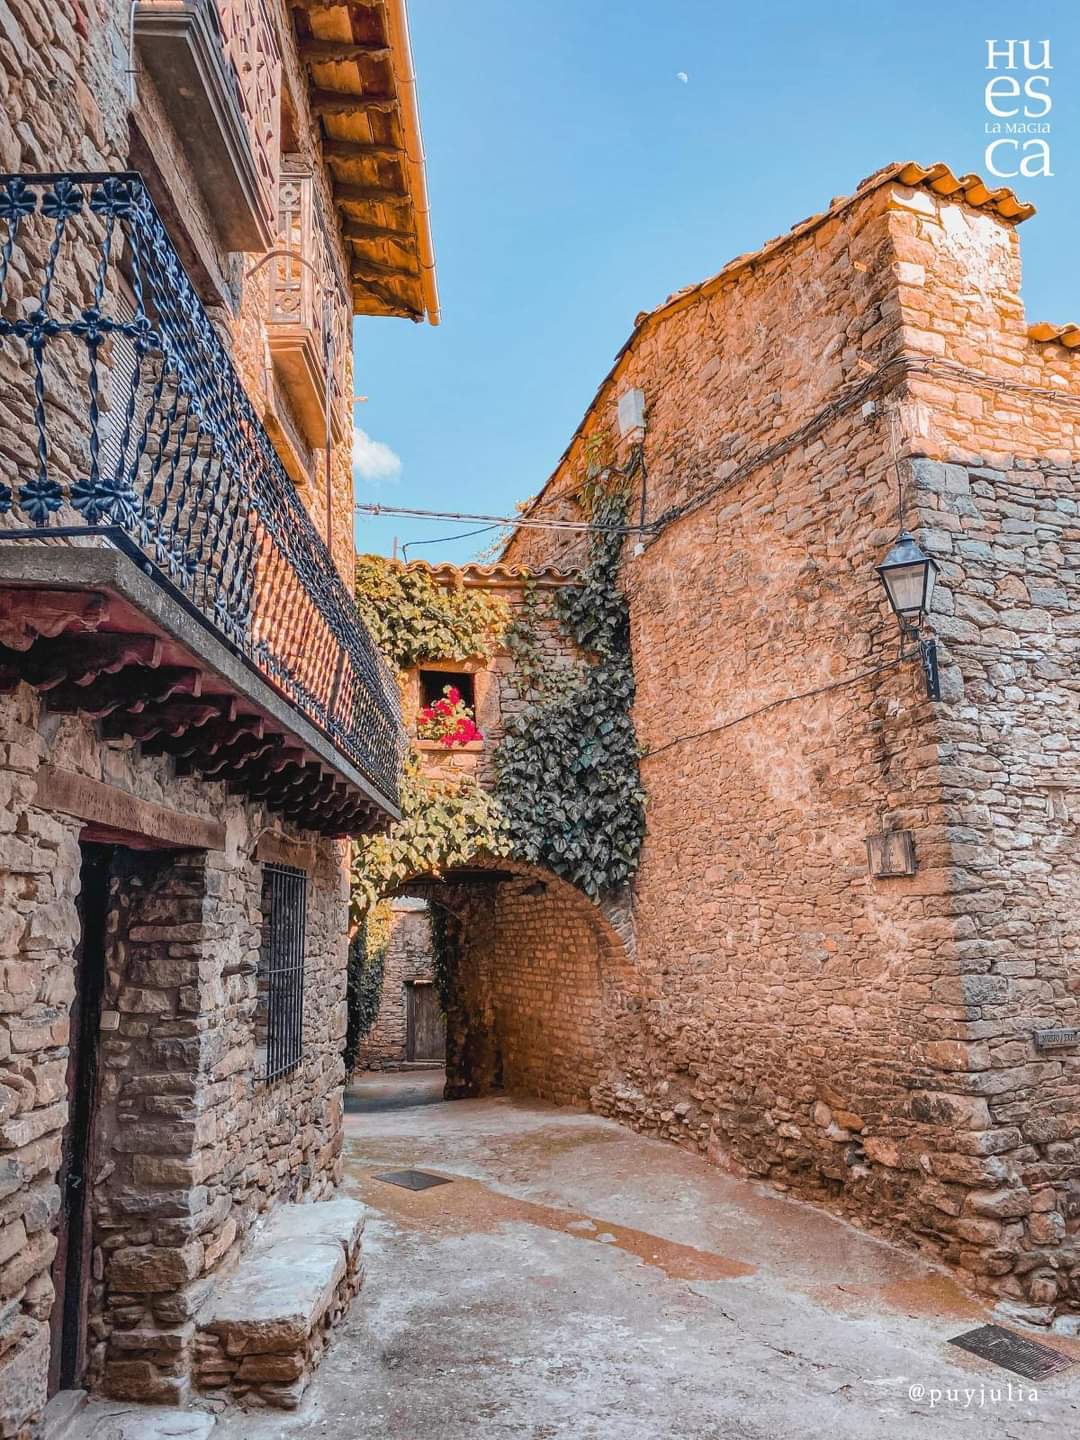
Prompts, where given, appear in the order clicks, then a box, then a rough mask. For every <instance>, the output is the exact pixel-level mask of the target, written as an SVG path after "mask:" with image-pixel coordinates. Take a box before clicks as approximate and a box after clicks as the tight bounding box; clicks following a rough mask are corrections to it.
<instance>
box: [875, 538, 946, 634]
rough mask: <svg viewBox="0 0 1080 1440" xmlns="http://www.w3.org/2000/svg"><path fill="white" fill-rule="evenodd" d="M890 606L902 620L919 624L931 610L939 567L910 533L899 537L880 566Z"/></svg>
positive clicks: (879, 570) (879, 571)
mask: <svg viewBox="0 0 1080 1440" xmlns="http://www.w3.org/2000/svg"><path fill="white" fill-rule="evenodd" d="M878 574H879V575H880V576H881V583H882V584H883V585H884V587H885V593H886V594H887V595H888V597H889V604H890V605H891V606H892V608H893V609H894V610H895V611H896V613H897V615H898V616H899V617H900V619H901V620H907V621H913V622H917V621H918V619H919V617H920V616H921V615H925V614H926V612H927V611H928V610H929V609H930V604H931V601H932V599H933V594H934V584H935V582H936V580H937V566H936V565H935V564H934V562H933V560H931V559H930V557H929V555H927V554H926V553H925V551H923V550H922V548H921V547H920V545H919V543H918V541H917V540H916V539H915V537H914V536H913V535H909V534H908V533H907V531H906V530H905V531H903V532H902V533H901V534H900V535H899V536H897V539H896V542H895V544H894V545H893V547H892V549H891V550H890V551H889V553H888V554H887V555H886V556H885V559H884V560H883V561H882V562H881V564H880V565H879V566H878Z"/></svg>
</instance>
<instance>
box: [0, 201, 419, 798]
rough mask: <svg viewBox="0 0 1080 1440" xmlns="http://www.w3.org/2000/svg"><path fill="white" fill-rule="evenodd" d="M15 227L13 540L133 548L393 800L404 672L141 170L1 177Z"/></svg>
mask: <svg viewBox="0 0 1080 1440" xmlns="http://www.w3.org/2000/svg"><path fill="white" fill-rule="evenodd" d="M0 228H2V231H3V236H2V239H0V383H2V384H3V389H4V391H5V401H6V404H7V407H8V414H7V416H6V417H5V428H6V431H7V434H6V436H5V441H6V443H5V450H6V452H7V454H8V456H10V455H11V454H12V452H13V451H14V452H16V453H17V454H18V457H19V458H18V459H17V460H16V462H15V465H14V466H13V467H12V469H13V472H14V473H8V474H5V475H4V476H3V479H4V482H5V483H4V486H3V490H2V491H0V538H3V539H7V540H12V539H17V540H21V541H26V540H39V539H40V540H47V539H51V538H56V539H58V540H60V539H62V540H67V541H74V542H75V543H87V542H86V538H85V537H90V539H91V541H97V542H98V543H109V544H112V545H114V546H116V547H118V548H120V549H123V550H125V551H127V552H128V553H131V554H133V555H134V556H135V557H136V558H137V559H138V560H139V561H140V563H141V565H142V568H143V569H145V570H147V571H148V572H149V573H150V574H151V575H153V576H154V578H156V579H157V580H158V581H159V583H162V584H165V585H168V586H169V587H171V588H172V589H173V590H174V592H176V594H177V595H178V596H179V597H180V598H181V599H182V600H183V601H184V602H186V604H187V606H188V608H189V609H191V610H193V611H194V612H195V613H197V614H198V615H200V616H201V617H202V618H203V619H204V621H206V622H207V623H209V624H210V625H211V626H213V627H214V628H215V629H216V630H217V631H218V632H219V634H220V635H222V636H223V637H224V638H225V639H226V640H227V641H228V642H229V643H230V644H231V645H232V647H233V648H234V649H235V650H236V651H237V653H239V654H241V655H242V656H244V657H245V658H246V659H247V661H248V662H249V663H250V664H252V665H253V666H254V667H256V668H257V669H258V670H259V671H261V672H262V674H263V675H264V676H265V677H266V678H267V679H269V680H270V681H271V682H272V683H273V684H274V685H275V686H276V687H277V688H278V689H279V690H280V691H281V692H282V693H283V694H284V695H285V696H286V697H287V698H288V699H289V700H291V701H292V703H293V704H294V705H295V706H296V707H297V708H298V709H299V710H300V711H301V712H302V713H303V714H305V715H306V716H307V717H308V718H309V719H310V720H311V721H312V722H313V723H314V724H316V725H317V726H318V727H319V728H320V729H321V730H322V731H323V732H324V733H325V734H326V735H327V736H328V737H329V738H330V739H331V740H332V741H333V742H334V743H335V745H337V747H338V748H339V749H340V750H341V751H342V753H343V754H345V755H346V756H347V757H348V758H349V759H350V760H351V761H352V762H353V763H354V764H355V765H356V766H357V767H358V768H359V769H360V770H362V771H363V772H364V773H365V774H366V775H367V777H368V778H369V779H370V780H372V781H373V782H374V783H375V784H376V785H377V786H378V788H379V789H380V790H381V791H382V793H383V794H384V795H386V796H387V797H388V798H390V799H392V800H396V798H397V786H398V777H399V774H400V767H401V760H402V756H403V753H404V746H405V738H404V731H403V729H402V726H401V720H400V706H399V700H398V694H397V687H396V685H395V683H394V681H393V679H392V677H391V676H390V673H389V671H388V670H387V668H386V666H385V664H384V663H383V661H382V659H381V657H380V656H379V654H378V652H377V650H376V649H375V647H374V645H373V644H372V642H371V639H370V637H369V635H368V633H367V631H366V629H365V628H364V626H363V624H362V622H361V620H360V619H359V617H358V615H357V613H356V607H355V603H354V601H353V597H352V595H351V593H350V591H349V589H348V588H347V586H346V585H345V583H344V582H343V580H342V578H341V576H340V575H339V574H338V572H337V570H336V568H335V566H334V564H333V561H332V559H331V557H330V554H329V552H328V551H327V549H326V546H325V544H324V543H323V541H322V540H321V539H320V537H319V535H318V533H317V532H316V530H315V527H314V525H313V524H312V521H311V519H310V517H309V515H308V513H307V510H306V509H305V508H304V506H303V503H302V502H301V500H300V499H299V497H298V496H297V494H296V490H295V487H294V486H293V485H292V483H291V482H290V480H289V478H288V476H287V475H286V473H285V471H284V469H283V467H282V465H281V461H280V460H279V458H278V456H277V453H276V451H275V450H274V446H273V444H272V442H271V440H270V438H269V436H268V435H267V433H266V431H265V430H264V429H263V427H262V425H261V424H260V422H259V420H258V418H257V416H256V413H255V410H254V409H253V407H252V404H251V402H250V400H249V399H248V396H247V393H246V391H245V389H244V386H243V384H242V382H241V380H240V377H239V375H238V374H237V372H236V370H235V368H234V366H233V364H232V361H231V359H230V357H229V354H228V352H227V350H226V349H225V346H224V345H223V344H222V342H221V340H220V339H219V338H218V335H217V333H216V331H215V330H214V327H213V325H212V324H211V322H210V319H209V317H208V315H207V314H206V311H205V310H204V309H203V307H202V304H201V303H200V301H199V299H198V296H197V295H196V293H195V291H194V289H193V287H192V285H191V282H190V281H189V279H188V277H187V275H186V273H185V271H184V268H183V266H182V265H181V263H180V260H179V258H178V256H177V254H176V251H175V250H174V249H173V246H172V243H171V241H170V240H169V237H168V234H167V232H166V230H165V227H164V225H163V224H162V222H161V220H160V218H159V217H158V215H157V212H156V210H155V209H154V205H153V202H152V200H151V199H150V196H149V194H148V193H147V191H146V189H145V187H144V185H143V182H142V180H141V178H140V177H139V176H138V175H137V174H134V173H127V174H118V175H97V174H93V175H90V174H65V175H0ZM20 380H21V383H20ZM9 464H10V462H9Z"/></svg>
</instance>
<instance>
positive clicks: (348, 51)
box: [300, 40, 390, 63]
mask: <svg viewBox="0 0 1080 1440" xmlns="http://www.w3.org/2000/svg"><path fill="white" fill-rule="evenodd" d="M300 56H301V59H304V60H311V61H312V62H314V63H319V62H322V63H325V62H326V61H328V60H338V61H339V60H389V58H390V46H389V45H386V44H384V43H383V42H382V41H379V40H351V41H350V40H301V41H300Z"/></svg>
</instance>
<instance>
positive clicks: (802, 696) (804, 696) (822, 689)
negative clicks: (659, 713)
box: [641, 653, 912, 762]
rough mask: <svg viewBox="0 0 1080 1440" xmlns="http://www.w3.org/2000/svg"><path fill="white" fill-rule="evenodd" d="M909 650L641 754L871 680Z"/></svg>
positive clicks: (895, 664) (647, 757)
mask: <svg viewBox="0 0 1080 1440" xmlns="http://www.w3.org/2000/svg"><path fill="white" fill-rule="evenodd" d="M911 658H912V657H911V656H910V655H909V654H906V653H905V654H900V655H897V656H896V658H895V659H894V660H886V661H884V662H883V663H882V664H881V665H875V666H873V668H872V669H870V670H860V671H859V672H858V674H856V675H844V676H842V677H841V678H840V679H839V680H830V681H829V682H828V684H826V685H818V686H817V687H816V688H815V689H813V690H803V691H801V692H800V693H799V694H797V695H781V696H780V697H779V698H778V699H776V700H770V701H768V702H767V703H766V704H765V705H759V706H758V707H757V709H756V710H747V711H746V713H745V714H743V715H736V716H735V717H734V718H733V719H731V720H724V721H722V722H721V723H720V724H719V725H709V726H706V728H705V729H704V730H692V731H690V732H689V733H688V734H686V735H675V736H673V737H672V739H670V740H666V741H665V742H664V744H663V745H657V746H656V747H655V748H654V749H652V750H646V751H645V752H644V754H643V755H642V756H641V760H642V762H644V761H646V760H651V759H653V757H654V756H656V755H662V754H663V753H664V751H665V750H670V749H671V748H672V746H673V745H685V744H686V743H687V741H689V740H701V739H702V738H703V737H704V736H706V735H719V734H720V733H721V732H722V731H724V730H730V729H731V728H732V727H733V726H735V725H741V724H742V723H743V722H744V721H746V720H753V719H755V718H756V717H757V716H758V715H765V714H767V713H768V712H769V711H770V710H777V709H779V707H780V706H781V705H791V704H793V703H794V702H795V701H796V700H811V699H813V698H814V696H815V695H827V694H828V693H829V692H830V691H831V690H842V689H843V688H844V687H845V686H846V685H857V684H858V683H859V681H860V680H869V679H870V678H871V677H872V676H874V675H880V674H882V673H883V671H885V670H895V669H896V668H897V667H898V666H900V665H902V664H903V663H904V661H905V660H910V659H911Z"/></svg>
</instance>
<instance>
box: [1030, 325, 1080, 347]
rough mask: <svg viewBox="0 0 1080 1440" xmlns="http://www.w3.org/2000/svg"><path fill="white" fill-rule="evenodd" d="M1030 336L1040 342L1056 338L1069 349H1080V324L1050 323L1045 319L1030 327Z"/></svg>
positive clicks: (1051, 340)
mask: <svg viewBox="0 0 1080 1440" xmlns="http://www.w3.org/2000/svg"><path fill="white" fill-rule="evenodd" d="M1028 338H1029V339H1030V340H1038V341H1040V342H1043V341H1047V342H1053V341H1055V340H1056V341H1057V343H1058V344H1059V345H1064V346H1065V348H1066V349H1067V350H1078V349H1080V325H1050V324H1048V323H1047V321H1045V320H1043V321H1041V322H1040V323H1039V324H1038V325H1032V326H1030V327H1029V329H1028Z"/></svg>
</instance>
